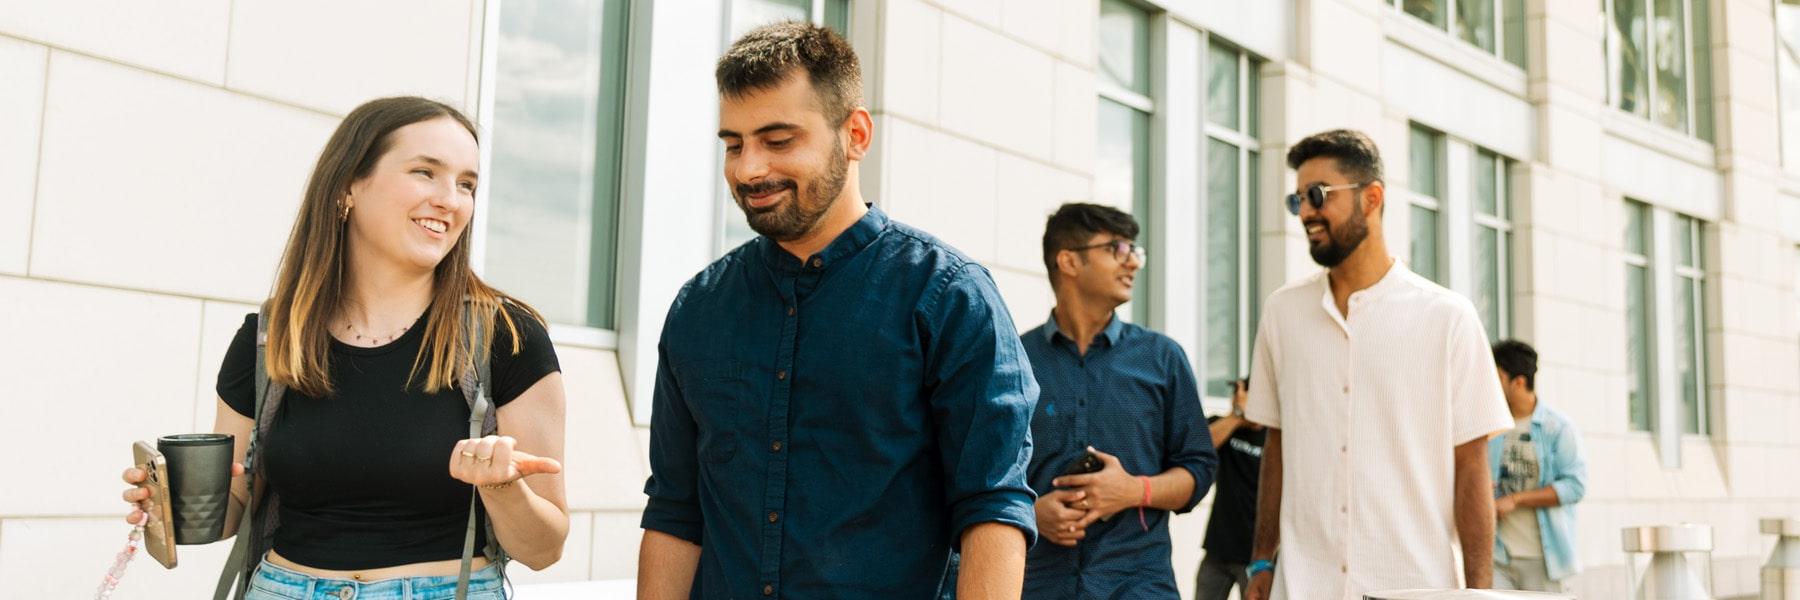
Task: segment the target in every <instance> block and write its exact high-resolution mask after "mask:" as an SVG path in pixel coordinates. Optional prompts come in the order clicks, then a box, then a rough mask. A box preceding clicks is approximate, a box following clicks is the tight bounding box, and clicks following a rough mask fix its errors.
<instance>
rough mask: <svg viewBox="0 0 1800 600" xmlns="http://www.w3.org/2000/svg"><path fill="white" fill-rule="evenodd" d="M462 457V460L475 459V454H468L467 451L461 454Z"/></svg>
mask: <svg viewBox="0 0 1800 600" xmlns="http://www.w3.org/2000/svg"><path fill="white" fill-rule="evenodd" d="M462 455H463V458H475V453H474V452H468V451H464V452H463V453H462Z"/></svg>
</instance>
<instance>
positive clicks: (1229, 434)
mask: <svg viewBox="0 0 1800 600" xmlns="http://www.w3.org/2000/svg"><path fill="white" fill-rule="evenodd" d="M1249 389H1250V380H1249V379H1242V380H1239V381H1237V382H1236V383H1235V384H1234V385H1233V390H1232V393H1231V414H1228V415H1224V416H1216V417H1208V418H1207V419H1206V422H1207V426H1208V427H1209V428H1210V429H1211V430H1212V439H1213V446H1214V448H1215V449H1217V450H1218V451H1219V474H1218V477H1217V478H1216V479H1215V481H1217V482H1218V486H1219V493H1218V494H1216V495H1214V496H1213V507H1212V517H1211V518H1209V519H1208V520H1207V522H1206V541H1205V542H1203V543H1202V544H1201V547H1202V548H1205V549H1206V558H1204V559H1202V560H1201V561H1200V572H1199V574H1198V575H1197V576H1196V577H1195V581H1194V600H1225V598H1227V597H1228V596H1229V595H1230V594H1231V588H1232V586H1234V585H1235V586H1237V589H1238V592H1239V593H1243V592H1244V589H1245V588H1246V587H1247V586H1248V585H1249V583H1250V580H1249V576H1248V575H1247V574H1246V572H1245V568H1247V567H1248V566H1249V564H1250V544H1251V542H1252V541H1253V540H1254V539H1255V534H1256V531H1255V527H1256V485H1257V477H1258V474H1259V473H1260V472H1261V469H1262V447H1263V436H1265V435H1267V432H1266V431H1265V430H1264V427H1263V426H1261V425H1258V424H1255V423H1251V422H1249V421H1246V420H1244V399H1245V395H1246V392H1248V391H1249Z"/></svg>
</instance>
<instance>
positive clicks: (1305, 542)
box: [1245, 261, 1512, 600]
mask: <svg viewBox="0 0 1800 600" xmlns="http://www.w3.org/2000/svg"><path fill="white" fill-rule="evenodd" d="M1349 306H1350V310H1349V316H1348V318H1345V317H1344V316H1342V315H1341V314H1340V313H1339V312H1338V309H1337V303H1336V302H1335V301H1334V300H1333V299H1332V295H1331V288H1330V285H1329V284H1328V283H1327V274H1326V272H1323V271H1322V272H1320V273H1319V274H1317V275H1315V276H1312V277H1309V278H1307V279H1305V280H1303V281H1299V282H1296V283H1293V284H1290V285H1288V286H1286V287H1283V288H1282V289H1280V290H1278V291H1276V292H1275V293H1274V294H1272V295H1270V296H1269V300H1268V302H1267V304H1266V305H1265V308H1264V310H1263V316H1262V323H1261V324H1260V326H1259V328H1258V331H1257V336H1256V348H1255V362H1254V363H1253V364H1252V366H1251V371H1250V374H1251V383H1250V396H1249V400H1248V406H1247V407H1246V409H1245V412H1246V417H1247V418H1248V419H1249V420H1251V421H1254V422H1257V423H1262V424H1265V425H1268V426H1270V427H1278V428H1280V429H1281V454H1282V473H1281V483H1282V486H1281V487H1282V497H1281V545H1280V549H1279V553H1278V560H1277V561H1276V569H1275V586H1274V595H1273V597H1274V599H1275V600H1283V599H1293V600H1320V599H1327V598H1342V599H1344V600H1359V599H1361V598H1362V595H1363V594H1364V593H1366V592H1371V591H1379V590H1383V589H1396V588H1454V587H1457V574H1456V566H1455V559H1454V558H1453V554H1452V548H1453V547H1454V546H1455V544H1456V527H1455V515H1454V510H1453V509H1454V507H1455V500H1454V496H1455V482H1456V477H1455V464H1454V450H1455V447H1456V446H1457V445H1459V444H1462V443H1464V442H1469V441H1473V440H1479V439H1485V438H1486V437H1487V436H1489V435H1490V434H1493V433H1495V432H1499V431H1504V430H1506V429H1509V428H1511V427H1512V418H1511V416H1510V415H1509V413H1508V412H1507V409H1506V399H1505V396H1504V395H1502V393H1501V391H1500V383H1499V378H1498V377H1497V376H1496V375H1495V373H1494V357H1493V354H1492V350H1491V349H1490V348H1489V346H1488V341H1487V335H1486V334H1485V333H1483V331H1482V326H1481V319H1480V318H1479V317H1478V316H1477V315H1476V313H1475V307H1474V305H1472V304H1470V302H1469V300H1468V299H1466V298H1463V297H1462V296H1460V295H1457V294H1456V293H1455V292H1451V291H1450V290H1447V289H1444V288H1443V287H1442V286H1439V285H1437V284H1435V283H1432V282H1430V281H1428V280H1426V279H1424V278H1422V277H1420V276H1418V275H1416V274H1414V273H1413V272H1412V271H1411V270H1409V269H1407V268H1406V266H1405V265H1404V264H1402V263H1400V262H1399V261H1395V262H1394V266H1393V267H1392V268H1391V269H1389V270H1388V273H1387V275H1385V276H1383V277H1382V279H1381V281H1379V282H1376V283H1375V285H1373V286H1370V287H1369V288H1368V289H1364V290H1361V291H1358V292H1355V293H1353V294H1351V295H1350V300H1349ZM1484 448H1485V447H1484ZM1484 452H1485V450H1484ZM1484 467H1485V463H1484Z"/></svg>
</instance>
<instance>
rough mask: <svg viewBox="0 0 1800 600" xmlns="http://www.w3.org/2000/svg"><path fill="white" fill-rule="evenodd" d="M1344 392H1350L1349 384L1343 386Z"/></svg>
mask: <svg viewBox="0 0 1800 600" xmlns="http://www.w3.org/2000/svg"><path fill="white" fill-rule="evenodd" d="M1344 393H1345V394H1349V393H1350V386H1347V385H1346V386H1344Z"/></svg>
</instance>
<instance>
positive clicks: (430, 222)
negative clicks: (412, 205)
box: [412, 219, 450, 235]
mask: <svg viewBox="0 0 1800 600" xmlns="http://www.w3.org/2000/svg"><path fill="white" fill-rule="evenodd" d="M412 221H413V223H417V224H418V225H419V226H420V227H423V228H425V230H426V231H429V232H432V233H435V234H438V235H443V234H444V232H446V231H449V230H450V224H449V223H445V222H443V221H439V220H437V219H413V220H412Z"/></svg>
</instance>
